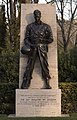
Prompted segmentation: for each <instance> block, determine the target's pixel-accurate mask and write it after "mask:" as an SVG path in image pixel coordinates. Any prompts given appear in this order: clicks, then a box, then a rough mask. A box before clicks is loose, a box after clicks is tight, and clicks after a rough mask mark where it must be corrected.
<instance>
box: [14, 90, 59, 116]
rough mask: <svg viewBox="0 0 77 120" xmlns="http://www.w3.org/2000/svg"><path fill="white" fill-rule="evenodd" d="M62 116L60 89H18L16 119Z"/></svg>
mask: <svg viewBox="0 0 77 120" xmlns="http://www.w3.org/2000/svg"><path fill="white" fill-rule="evenodd" d="M53 116H61V90H60V89H50V90H49V89H32V90H28V89H17V90H16V117H53Z"/></svg>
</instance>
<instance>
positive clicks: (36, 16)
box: [34, 12, 41, 23]
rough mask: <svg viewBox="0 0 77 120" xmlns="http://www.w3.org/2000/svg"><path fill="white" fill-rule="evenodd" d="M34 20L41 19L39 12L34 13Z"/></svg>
mask: <svg viewBox="0 0 77 120" xmlns="http://www.w3.org/2000/svg"><path fill="white" fill-rule="evenodd" d="M34 18H35V21H36V22H37V23H38V22H39V21H40V19H41V14H40V13H39V12H38V13H36V14H35V15H34Z"/></svg>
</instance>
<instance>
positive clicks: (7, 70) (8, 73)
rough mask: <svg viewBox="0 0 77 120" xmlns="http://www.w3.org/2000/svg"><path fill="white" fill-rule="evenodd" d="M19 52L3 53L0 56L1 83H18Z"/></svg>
mask: <svg viewBox="0 0 77 120" xmlns="http://www.w3.org/2000/svg"><path fill="white" fill-rule="evenodd" d="M18 76H19V52H10V51H6V52H5V51H3V52H2V54H0V83H11V82H12V83H18V78H19V77H18Z"/></svg>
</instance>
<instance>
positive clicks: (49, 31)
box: [46, 25, 53, 44]
mask: <svg viewBox="0 0 77 120" xmlns="http://www.w3.org/2000/svg"><path fill="white" fill-rule="evenodd" d="M46 32H47V33H46V34H47V37H46V38H47V40H46V41H47V44H49V43H52V42H53V34H52V29H51V27H50V26H49V25H48V26H47V30H46Z"/></svg>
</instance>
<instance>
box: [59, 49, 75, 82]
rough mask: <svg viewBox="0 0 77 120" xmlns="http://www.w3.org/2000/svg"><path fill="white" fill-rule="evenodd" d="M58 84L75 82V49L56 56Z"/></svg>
mask: <svg viewBox="0 0 77 120" xmlns="http://www.w3.org/2000/svg"><path fill="white" fill-rule="evenodd" d="M58 57H59V58H58V62H59V63H58V69H59V82H77V47H73V48H72V49H70V50H69V51H68V53H67V54H65V53H64V52H61V51H60V52H59V55H58Z"/></svg>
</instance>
